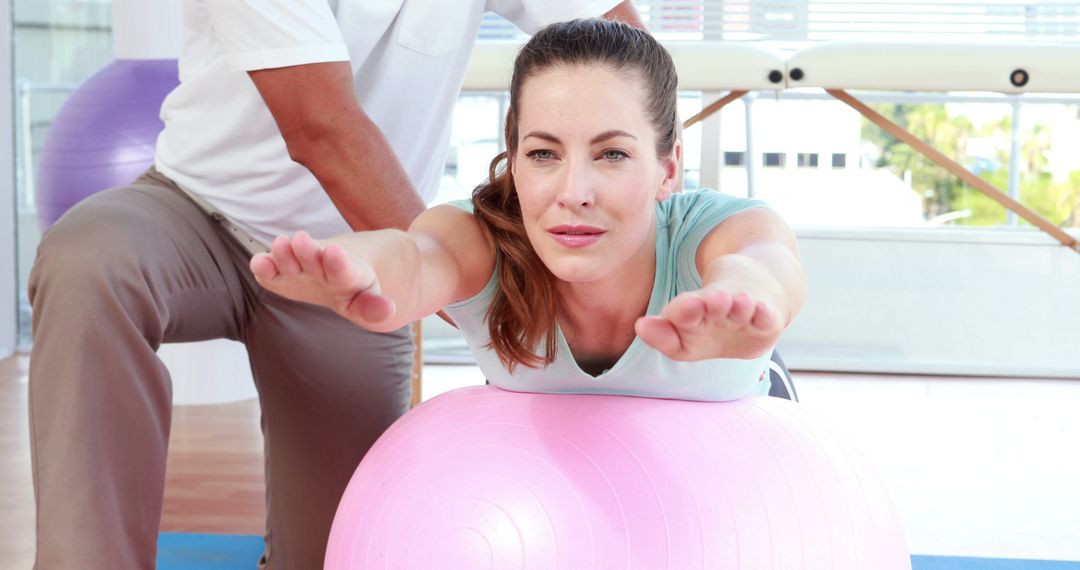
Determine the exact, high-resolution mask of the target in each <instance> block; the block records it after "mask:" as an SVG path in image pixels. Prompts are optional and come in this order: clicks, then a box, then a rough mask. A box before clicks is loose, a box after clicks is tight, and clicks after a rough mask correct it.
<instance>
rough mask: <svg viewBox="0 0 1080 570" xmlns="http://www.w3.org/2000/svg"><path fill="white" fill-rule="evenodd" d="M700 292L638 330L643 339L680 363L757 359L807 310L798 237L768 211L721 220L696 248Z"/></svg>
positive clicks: (685, 297)
mask: <svg viewBox="0 0 1080 570" xmlns="http://www.w3.org/2000/svg"><path fill="white" fill-rule="evenodd" d="M696 265H697V269H698V272H699V273H700V274H701V276H702V281H703V285H702V288H701V289H700V290H698V291H693V292H688V293H683V294H681V295H679V296H677V297H675V298H674V299H672V300H671V301H670V302H669V303H668V304H667V306H665V307H664V309H663V311H661V313H660V315H659V316H655V317H643V318H642V319H640V320H639V321H638V323H637V327H636V328H637V333H638V335H640V336H641V337H642V340H644V341H645V342H647V343H648V344H649V345H651V346H653V347H655V348H656V349H657V350H660V351H661V352H663V353H664V354H666V355H668V356H669V357H670V358H672V359H675V360H702V359H706V358H756V357H758V356H761V355H762V354H764V353H765V352H766V351H768V350H769V349H770V348H772V347H773V346H774V345H775V344H776V341H777V340H778V339H779V338H780V334H781V333H782V332H783V331H784V329H785V328H787V325H788V324H789V323H790V322H791V320H792V319H793V318H795V315H796V314H797V313H798V312H799V310H800V309H801V308H802V304H803V299H804V297H805V289H806V284H805V281H804V278H803V271H802V265H801V264H800V262H799V251H798V246H797V245H796V243H795V236H794V234H793V233H792V231H791V228H790V227H788V225H787V223H785V222H784V220H783V219H782V218H780V216H779V215H778V214H777V213H776V212H774V211H772V210H770V209H768V208H752V209H749V210H744V211H742V212H739V213H737V214H735V215H733V216H731V217H730V218H728V219H726V220H724V221H723V222H721V223H720V224H719V225H717V226H716V227H715V228H713V229H712V231H711V232H710V233H709V234H708V235H707V236H706V237H705V239H704V240H703V241H702V242H701V245H700V246H699V247H698V251H697V258H696Z"/></svg>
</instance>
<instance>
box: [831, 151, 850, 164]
mask: <svg viewBox="0 0 1080 570" xmlns="http://www.w3.org/2000/svg"><path fill="white" fill-rule="evenodd" d="M845 166H847V155H846V154H844V153H841V152H834V153H833V155H832V167H833V168H844V167H845Z"/></svg>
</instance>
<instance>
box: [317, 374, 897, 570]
mask: <svg viewBox="0 0 1080 570" xmlns="http://www.w3.org/2000/svg"><path fill="white" fill-rule="evenodd" d="M325 568H326V569H327V570H345V569H350V570H356V569H365V570H368V569H372V570H373V569H380V568H395V569H419V568H423V569H425V570H428V569H450V570H457V569H461V570H483V569H499V570H502V569H507V570H509V569H515V570H516V569H524V568H529V569H552V570H569V569H572V570H588V569H599V568H604V569H643V570H664V569H686V568H696V569H709V570H711V569H727V568H731V569H749V570H757V569H765V568H775V569H780V570H793V569H800V568H801V569H807V570H826V569H844V570H846V569H856V568H859V569H866V570H892V569H905V570H906V569H910V568H911V560H910V557H909V555H908V552H907V548H906V545H905V543H904V538H903V533H902V531H901V528H900V524H899V521H898V518H897V516H896V512H895V510H894V508H893V506H892V502H891V500H890V499H889V496H888V493H887V492H886V490H885V488H884V486H883V485H882V483H881V481H880V479H879V478H878V476H877V475H876V474H875V472H874V470H873V469H872V468H871V467H870V466H869V465H868V464H867V463H866V462H865V460H864V459H863V458H862V457H861V456H859V455H858V454H856V453H854V452H853V451H851V450H850V448H848V447H847V446H845V445H843V444H842V443H840V442H839V441H838V440H837V438H836V436H835V435H834V434H833V433H832V432H831V431H830V430H829V428H828V427H826V426H825V425H823V424H822V423H821V422H820V421H818V420H817V419H815V418H814V416H812V415H811V414H809V413H807V412H806V410H804V409H803V408H802V407H800V406H799V405H798V404H795V403H792V402H790V401H788V400H782V399H779V398H768V397H756V398H748V399H744V400H739V401H735V402H723V403H705V402H686V401H677V400H657V399H647V398H633V397H622V396H592V395H554V394H526V393H516V392H509V391H504V390H500V389H498V388H494V387H478V388H467V389H462V390H456V391H453V392H450V393H447V394H444V395H442V396H439V397H437V398H434V399H432V400H431V401H429V402H427V403H425V404H423V405H421V406H419V407H417V408H416V409H414V410H412V411H411V412H409V413H408V414H406V415H405V416H404V417H403V418H401V419H400V420H399V421H398V422H397V423H395V424H394V425H393V426H392V427H391V428H390V429H389V430H388V431H387V432H386V433H385V434H384V435H383V437H382V438H381V439H379V441H378V442H377V443H376V444H375V446H374V447H373V448H372V449H371V451H370V452H369V453H368V455H367V457H365V458H364V460H363V462H362V463H361V464H360V466H359V468H357V470H356V474H355V475H354V476H353V479H352V481H351V482H350V483H349V486H348V488H347V489H346V491H345V494H344V497H343V498H342V501H341V504H340V506H339V507H338V511H337V516H336V517H335V519H334V525H333V528H332V530H331V532H330V541H329V545H328V548H327V554H326V566H325Z"/></svg>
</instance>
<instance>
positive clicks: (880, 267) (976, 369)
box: [780, 228, 1080, 378]
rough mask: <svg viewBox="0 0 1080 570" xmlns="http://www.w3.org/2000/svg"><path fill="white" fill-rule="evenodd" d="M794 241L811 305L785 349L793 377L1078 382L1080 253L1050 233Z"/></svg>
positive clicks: (848, 232) (815, 236)
mask: <svg viewBox="0 0 1080 570" xmlns="http://www.w3.org/2000/svg"><path fill="white" fill-rule="evenodd" d="M796 233H797V234H798V237H799V246H800V249H801V253H802V260H803V267H804V268H805V270H806V276H807V304H806V306H805V308H804V310H803V312H802V314H800V315H799V317H798V318H797V319H796V320H795V322H794V323H792V326H791V327H790V328H789V329H788V331H787V333H785V336H784V339H783V341H782V342H781V344H780V349H781V351H782V354H783V355H784V359H785V360H786V361H787V363H788V364H789V365H790V366H791V367H792V368H797V369H802V370H836V371H852V372H855V371H858V372H882V373H921V374H965V375H969V374H970V375H990V376H994V375H1003V376H1005V375H1007V376H1026V377H1032V376H1034V377H1072V378H1076V377H1080V350H1077V340H1076V331H1077V326H1078V323H1080V254H1078V253H1077V252H1075V251H1071V250H1069V249H1068V248H1066V247H1064V246H1061V245H1059V244H1058V243H1057V242H1056V241H1053V240H1052V239H1051V238H1049V237H1047V236H1046V235H1045V234H1043V233H1041V232H1035V231H1033V230H1011V231H1010V230H1005V229H998V230H960V229H942V230H928V229H918V230H896V229H891V230H890V229H824V228H801V229H797V232H796ZM1078 233H1080V232H1078Z"/></svg>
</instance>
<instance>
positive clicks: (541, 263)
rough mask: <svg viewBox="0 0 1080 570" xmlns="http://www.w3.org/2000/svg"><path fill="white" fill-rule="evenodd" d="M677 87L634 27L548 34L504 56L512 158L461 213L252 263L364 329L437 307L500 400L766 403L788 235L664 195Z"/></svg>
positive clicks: (284, 244) (771, 224)
mask: <svg viewBox="0 0 1080 570" xmlns="http://www.w3.org/2000/svg"><path fill="white" fill-rule="evenodd" d="M676 86H677V77H676V74H675V68H674V65H673V63H672V61H671V57H670V55H669V54H668V53H667V52H666V50H664V48H663V47H661V46H660V45H659V44H658V43H657V42H656V41H655V40H654V39H653V38H652V37H651V36H650V35H649V34H647V33H645V32H642V31H639V30H636V29H634V28H632V27H630V26H627V25H625V24H620V23H613V22H607V21H601V20H575V21H572V22H566V23H561V24H555V25H553V26H550V27H548V28H545V29H544V30H541V31H540V32H539V33H537V34H536V35H535V36H534V37H533V38H532V39H531V40H530V41H529V42H528V43H527V44H526V45H525V46H524V47H523V48H522V50H521V52H520V53H519V55H518V57H517V60H516V62H515V67H514V75H513V79H512V81H511V86H510V110H509V112H508V117H507V129H506V146H507V149H508V150H507V152H506V153H504V154H503V155H500V156H499V157H496V159H495V160H494V161H493V162H492V167H491V176H490V180H489V181H488V182H487V183H486V184H483V185H481V186H480V187H478V188H477V189H476V190H475V191H474V193H473V198H472V201H471V203H470V202H463V203H457V204H452V205H444V206H439V207H435V208H432V209H430V210H428V211H426V212H425V213H423V214H422V215H421V216H419V217H418V218H417V219H416V220H415V222H414V223H413V224H412V226H411V227H410V228H409V231H408V232H402V231H399V230H381V231H374V232H361V233H357V234H353V235H348V236H343V237H340V238H337V239H333V240H329V241H327V242H324V243H321V244H320V243H316V242H315V241H314V240H312V239H311V238H310V237H309V236H307V235H306V234H303V233H300V234H297V235H296V236H294V237H293V238H292V239H291V240H290V239H288V238H286V237H279V238H278V239H277V240H275V242H274V243H273V246H272V248H271V253H269V254H260V255H258V256H256V257H255V258H254V259H253V260H252V262H251V268H252V271H253V272H254V274H255V276H256V278H257V279H258V280H259V282H260V283H262V284H263V286H265V287H266V288H267V289H269V290H271V291H273V292H276V293H278V294H281V295H284V296H286V297H290V298H293V299H298V300H303V301H308V302H312V303H318V304H323V305H327V306H330V307H332V308H334V309H335V310H336V311H337V312H338V313H339V314H341V315H342V316H344V317H346V318H348V319H350V320H352V321H353V322H354V323H356V324H358V325H360V326H363V327H365V328H368V329H371V330H375V331H387V330H393V329H396V328H398V327H401V326H403V325H405V324H407V323H409V322H410V321H413V320H415V319H418V318H420V317H423V316H426V315H429V314H432V313H434V312H436V311H438V310H440V309H444V308H445V309H446V311H447V313H449V314H450V316H451V317H453V319H454V321H455V322H456V323H457V324H458V326H459V327H460V328H461V330H462V332H463V333H464V334H465V337H466V340H467V341H468V342H469V345H470V347H471V348H472V350H473V352H474V354H475V355H476V358H477V363H478V364H479V366H480V368H481V370H482V371H483V372H484V373H485V375H486V376H487V378H488V379H489V381H491V383H493V384H495V385H497V386H500V387H503V388H507V389H511V390H524V391H544V392H570V393H575V392H577V393H580V392H587V393H608V394H628V395H639V396H651V397H664V398H684V399H694V400H730V399H735V398H740V397H743V396H746V395H749V394H755V393H761V394H764V393H767V392H768V389H769V382H768V381H767V377H768V376H767V374H766V373H765V372H766V369H767V367H768V361H769V356H770V354H771V353H772V349H773V346H774V345H775V343H776V341H777V339H778V338H779V336H780V334H781V332H783V330H784V328H785V327H786V326H787V324H788V323H789V322H790V321H791V319H792V318H793V317H794V316H795V314H796V313H797V312H798V310H799V308H800V307H801V305H802V302H803V294H804V283H803V275H802V269H801V267H800V265H799V260H798V252H797V248H796V244H795V240H794V237H793V235H792V232H791V230H790V229H789V228H788V226H787V225H786V224H785V223H784V222H783V220H781V219H780V218H779V216H777V215H776V214H775V213H774V212H772V211H771V210H770V209H768V208H765V207H762V206H764V204H762V203H761V202H757V201H753V200H743V199H738V198H732V197H729V196H724V195H722V194H718V193H716V192H712V191H701V192H693V193H685V194H683V193H675V191H676V184H677V174H678V164H679V158H680V154H681V147H680V144H679V141H678V140H677V136H676V133H677V129H676V121H677V117H676V106H675V105H676ZM504 159H505V162H506V164H505V167H503V168H501V169H500V165H501V163H502V161H503V160H504Z"/></svg>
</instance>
